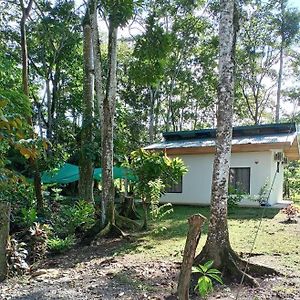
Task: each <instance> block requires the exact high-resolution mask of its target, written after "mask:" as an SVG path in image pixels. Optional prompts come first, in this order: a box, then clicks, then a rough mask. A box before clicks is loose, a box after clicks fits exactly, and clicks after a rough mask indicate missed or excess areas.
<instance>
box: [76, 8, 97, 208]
mask: <svg viewBox="0 0 300 300" xmlns="http://www.w3.org/2000/svg"><path fill="white" fill-rule="evenodd" d="M83 63H84V66H83V68H84V82H83V116H82V129H81V154H80V160H79V175H80V176H79V185H78V188H79V196H80V198H81V199H84V200H85V201H88V202H92V203H94V196H93V185H94V179H93V173H94V164H93V161H92V155H93V153H92V151H93V148H92V145H93V110H94V107H93V102H94V64H93V45H92V29H91V18H90V9H89V6H88V7H87V9H86V15H85V17H84V20H83Z"/></svg>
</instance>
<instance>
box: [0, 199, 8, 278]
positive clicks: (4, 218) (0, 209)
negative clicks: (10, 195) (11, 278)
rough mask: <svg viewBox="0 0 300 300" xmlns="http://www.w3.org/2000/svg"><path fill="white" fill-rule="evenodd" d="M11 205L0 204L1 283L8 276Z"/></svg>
mask: <svg viewBox="0 0 300 300" xmlns="http://www.w3.org/2000/svg"><path fill="white" fill-rule="evenodd" d="M9 222H10V204H9V203H5V202H0V282H1V281H3V280H4V279H5V278H6V276H7V258H6V248H7V243H8V236H9Z"/></svg>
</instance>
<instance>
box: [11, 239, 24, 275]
mask: <svg viewBox="0 0 300 300" xmlns="http://www.w3.org/2000/svg"><path fill="white" fill-rule="evenodd" d="M27 256H28V251H27V249H26V243H23V242H19V241H18V240H17V239H15V238H14V237H11V238H10V239H9V241H8V246H7V261H8V273H9V275H10V276H12V275H22V274H24V273H25V272H27V271H28V270H29V265H28V264H27V262H26V259H27Z"/></svg>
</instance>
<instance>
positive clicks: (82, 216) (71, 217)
mask: <svg viewBox="0 0 300 300" xmlns="http://www.w3.org/2000/svg"><path fill="white" fill-rule="evenodd" d="M53 218H54V220H53V230H54V232H55V233H56V234H57V236H58V237H59V238H66V237H67V236H70V235H73V234H75V233H80V232H83V231H84V230H86V229H88V228H90V227H91V226H92V225H93V224H94V206H93V205H92V204H91V203H87V202H86V201H84V200H80V201H78V202H77V203H76V204H75V205H73V206H72V205H71V206H69V205H62V206H61V209H60V211H59V213H58V214H57V215H55V216H54V217H53Z"/></svg>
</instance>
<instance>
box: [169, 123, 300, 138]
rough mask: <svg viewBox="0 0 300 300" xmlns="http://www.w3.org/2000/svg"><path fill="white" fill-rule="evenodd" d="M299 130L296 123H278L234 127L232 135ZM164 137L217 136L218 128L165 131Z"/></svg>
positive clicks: (281, 132) (245, 135) (261, 134)
mask: <svg viewBox="0 0 300 300" xmlns="http://www.w3.org/2000/svg"><path fill="white" fill-rule="evenodd" d="M297 131H298V130H297V125H296V124H295V123H276V124H263V125H252V126H237V127H233V131H232V136H233V138H235V137H247V136H263V135H272V134H283V133H294V132H297ZM163 137H164V139H165V141H176V140H177V141H178V140H189V139H205V138H215V137H216V129H200V130H190V131H175V132H165V133H163Z"/></svg>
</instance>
